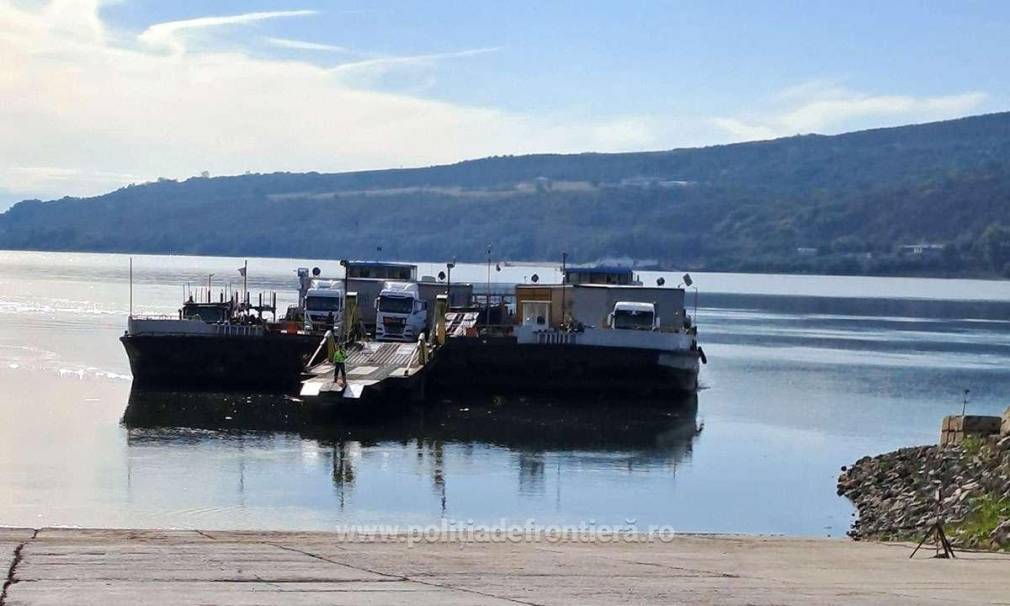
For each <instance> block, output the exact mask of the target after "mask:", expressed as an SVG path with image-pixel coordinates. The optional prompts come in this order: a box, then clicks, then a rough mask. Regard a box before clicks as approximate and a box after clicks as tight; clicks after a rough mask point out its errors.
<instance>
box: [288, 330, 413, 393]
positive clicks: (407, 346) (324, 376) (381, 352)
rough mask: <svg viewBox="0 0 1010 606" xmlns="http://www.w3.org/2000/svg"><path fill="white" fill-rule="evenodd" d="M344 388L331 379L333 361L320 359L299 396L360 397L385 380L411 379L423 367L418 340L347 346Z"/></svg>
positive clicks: (303, 383) (304, 382)
mask: <svg viewBox="0 0 1010 606" xmlns="http://www.w3.org/2000/svg"><path fill="white" fill-rule="evenodd" d="M348 354H349V355H348V358H347V362H346V363H345V364H344V368H345V370H346V371H347V385H346V387H345V386H344V385H342V384H340V383H336V382H334V380H333V364H332V363H330V362H321V363H319V364H316V365H315V366H313V367H312V368H310V369H309V371H308V373H309V375H310V376H309V378H308V379H306V380H305V381H303V382H302V389H301V392H300V394H299V395H301V396H303V397H308V398H313V397H330V398H339V399H360V398H361V397H362V395H363V394H364V393H365V390H366V389H367V388H369V387H371V386H373V385H378V384H379V383H381V382H383V381H386V380H397V379H403V378H410V377H411V376H412V375H414V374H415V373H417V372H418V371H420V370H421V369H422V368H423V366H422V365H421V362H420V356H419V355H418V344H417V343H376V342H365V343H358V344H355V345H352V346H350V347H349V348H348Z"/></svg>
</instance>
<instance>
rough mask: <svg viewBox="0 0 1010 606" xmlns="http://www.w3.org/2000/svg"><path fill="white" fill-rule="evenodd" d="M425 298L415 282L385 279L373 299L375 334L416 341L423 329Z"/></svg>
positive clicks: (381, 336) (426, 309)
mask: <svg viewBox="0 0 1010 606" xmlns="http://www.w3.org/2000/svg"><path fill="white" fill-rule="evenodd" d="M427 325H428V302H427V301H424V300H422V299H421V295H420V291H419V289H418V287H417V283H415V282H386V283H385V284H383V286H382V290H381V291H380V292H379V296H378V297H377V298H376V299H375V338H376V339H377V340H379V341H411V342H412V341H416V340H417V337H418V335H420V334H421V333H423V332H425V331H426V330H427Z"/></svg>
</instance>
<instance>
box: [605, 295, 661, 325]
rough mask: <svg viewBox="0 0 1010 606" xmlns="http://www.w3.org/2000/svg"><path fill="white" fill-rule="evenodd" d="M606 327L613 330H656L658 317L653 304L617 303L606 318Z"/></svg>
mask: <svg viewBox="0 0 1010 606" xmlns="http://www.w3.org/2000/svg"><path fill="white" fill-rule="evenodd" d="M607 326H608V327H609V328H613V329H615V330H658V329H659V317H658V316H657V315H656V305H655V304H654V303H639V302H636V301H618V302H617V303H614V310H613V311H611V312H610V315H608V316H607Z"/></svg>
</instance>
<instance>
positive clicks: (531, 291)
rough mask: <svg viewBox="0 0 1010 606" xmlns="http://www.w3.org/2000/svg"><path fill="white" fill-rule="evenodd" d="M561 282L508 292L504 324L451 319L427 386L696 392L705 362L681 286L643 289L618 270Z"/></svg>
mask: <svg viewBox="0 0 1010 606" xmlns="http://www.w3.org/2000/svg"><path fill="white" fill-rule="evenodd" d="M564 276H565V277H564V283H562V284H554V285H535V284H533V285H528V284H521V285H517V286H516V290H515V310H516V311H515V312H514V313H512V314H506V317H507V318H508V319H510V320H511V325H507V326H494V325H490V324H487V325H484V326H482V325H481V323H480V315H481V314H475V315H471V316H470V317H458V316H459V315H460V314H450V315H451V316H453V317H452V320H453V321H451V322H450V323H449V326H450V329H449V333H450V338H447V339H446V342H445V346H444V347H443V350H442V351H441V352H440V353H439V355H438V357H437V360H436V364H435V366H434V368H433V369H432V375H431V381H432V385H433V387H434V388H436V389H442V390H445V391H450V392H451V391H456V390H461V389H462V390H477V391H492V392H495V393H550V394H555V395H579V396H586V395H594V394H595V395H599V396H605V397H612V396H614V395H618V394H619V395H676V394H693V393H695V392H696V391H697V390H698V374H699V369H700V366H701V364H703V363H705V362H707V359H706V357H705V353H704V351H703V350H702V348H701V347H699V345H698V340H697V328H696V327H695V326H694V324H693V319H692V318H691V316H690V315H689V314H688V313H687V309H686V306H685V303H686V296H685V295H686V293H685V289H684V288H663V287H662V284H659V285H657V287H647V286H642V285H641V283H638V282H637V281H636V280H635V279H634V276H633V273H632V271H631V270H630V269H626V268H603V267H594V268H572V269H570V270H568V271H566V272H565V274H564ZM685 280H686V281H687V282H690V276H685ZM481 313H482V314H483V313H486V312H481Z"/></svg>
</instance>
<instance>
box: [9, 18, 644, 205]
mask: <svg viewBox="0 0 1010 606" xmlns="http://www.w3.org/2000/svg"><path fill="white" fill-rule="evenodd" d="M60 2H62V3H64V4H66V5H68V6H73V7H75V10H73V11H69V12H67V13H61V15H60V17H59V18H56V17H55V16H54V12H56V11H55V8H54V7H55V6H56V5H54V4H51V5H49V6H48V7H47V8H45V9H41V10H29V9H26V8H21V7H20V5H16V4H14V3H13V2H11V1H10V0H0V57H3V63H4V67H3V69H2V70H0V99H3V103H2V104H0V188H3V189H6V190H8V191H19V192H30V193H31V194H32V195H38V196H41V197H59V196H63V195H67V194H69V195H87V194H97V193H102V192H105V191H108V190H109V189H111V188H113V187H117V186H120V185H122V184H125V183H127V182H132V181H146V180H153V179H155V178H158V177H167V178H185V177H188V176H192V175H196V174H199V173H200V172H201V171H204V170H208V171H210V172H211V173H212V174H215V175H220V174H240V173H243V172H245V171H253V172H273V171H309V170H317V171H339V170H355V169H365V168H386V167H395V166H422V165H429V164H438V163H445V162H455V161H458V160H460V159H464V158H473V157H482V156H486V155H492V154H510V153H532V152H540V151H556V152H570V151H584V150H601V151H602V150H605V151H620V150H628V149H639V148H642V147H648V146H652V145H655V144H656V138H655V135H654V131H653V130H651V129H649V128H648V127H646V126H643V125H642V122H641V121H635V120H631V121H629V119H626V118H621V119H616V120H613V121H610V120H579V119H576V118H569V117H567V116H561V117H558V116H553V117H548V116H545V117H534V116H527V115H523V114H518V113H513V112H506V111H501V110H498V109H495V108H490V107H474V106H466V105H459V104H453V103H448V102H443V101H434V100H429V99H424V98H419V97H416V96H411V95H408V94H402V93H401V94H397V93H391V92H379V91H375V90H368V89H363V88H361V87H360V86H358V87H356V86H352V85H351V84H350V82H352V81H355V80H361V78H348V77H346V76H347V75H348V74H350V73H352V72H353V73H355V74H358V73H360V72H368V71H369V70H379V71H381V70H385V69H390V68H391V67H392V66H408V67H409V66H423V68H424V69H426V70H429V71H430V70H433V69H435V68H436V67H437V63H438V62H439V61H442V60H449V59H458V58H462V57H475V58H476V57H478V56H480V55H483V54H485V53H489V52H492V50H493V49H472V50H464V51H459V52H454V53H437V54H428V55H417V56H407V57H382V58H377V59H365V60H363V61H353V62H350V63H345V64H342V65H340V66H337V67H336V68H333V69H327V68H325V67H320V66H318V65H315V64H313V63H310V62H306V61H294V60H281V59H275V58H263V57H257V56H255V55H253V54H252V53H246V52H242V51H235V50H229V51H224V50H215V47H214V45H213V44H202V45H200V46H199V47H196V48H188V47H186V45H185V42H186V40H187V36H188V35H190V34H193V33H194V32H195V31H196V30H198V29H199V30H207V31H206V32H205V33H210V31H211V30H210V29H209V28H215V27H218V26H225V25H231V24H238V23H251V22H254V21H258V20H262V19H272V18H275V17H280V16H293V15H295V14H301V12H296V11H278V12H274V13H251V14H247V15H240V16H234V17H227V16H225V17H206V18H201V19H191V20H187V21H176V22H172V23H162V24H158V25H154V26H151V27H150V28H148V29H147V30H146V31H145V32H144V33H143V34H142V35H141V41H140V42H139V43H138V42H135V41H131V40H129V39H128V38H127V37H126V36H125V35H124V34H123V33H122V32H116V31H111V30H110V28H108V27H107V24H103V23H102V22H101V20H99V19H98V18H97V15H98V13H97V3H96V2H94V1H93V0H92V1H87V0H80V1H78V2H73V1H72V0H60ZM68 15H73V18H70V17H68ZM68 31H71V32H76V33H75V34H73V35H69V34H68V33H67V32H68ZM165 48H169V49H172V50H174V51H175V52H171V53H165V52H164V51H163V49H165ZM231 48H234V47H233V46H232V47H231ZM180 49H184V50H185V52H180Z"/></svg>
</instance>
